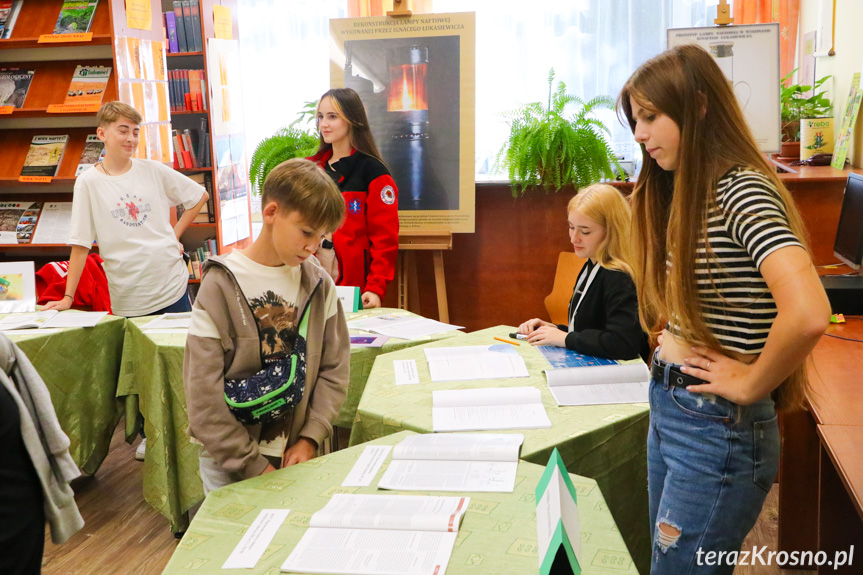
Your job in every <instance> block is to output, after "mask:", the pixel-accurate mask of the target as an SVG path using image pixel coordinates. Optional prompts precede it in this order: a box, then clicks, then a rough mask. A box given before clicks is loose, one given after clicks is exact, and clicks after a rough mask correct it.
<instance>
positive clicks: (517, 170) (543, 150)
mask: <svg viewBox="0 0 863 575" xmlns="http://www.w3.org/2000/svg"><path fill="white" fill-rule="evenodd" d="M571 104H574V105H577V106H578V107H579V109H578V110H577V111H576V112H575V113H574V114H573V115H570V116H567V114H566V107H567V106H568V105H571ZM613 106H614V100H613V99H612V98H611V97H609V96H597V97H596V98H593V99H592V100H590V101H589V102H584V100H582V99H581V98H579V97H578V96H574V95H572V94H567V93H566V84H564V83H563V82H558V84H557V89H554V69H551V70H549V72H548V102H547V104H546V105H545V106H543V105H542V104H541V103H540V102H533V103H531V104H527V105H524V106H522V107H521V108H519V109H517V110H515V111H513V112H509V113H508V114H506V116H507V117H508V118H509V121H508V123H509V126H510V134H509V141H508V142H507V143H506V144H505V145H504V146H503V148H501V150H500V152H499V153H498V155H497V161H496V162H495V170H496V171H500V170H503V171H506V173H507V174H508V175H509V180H510V185H511V186H512V195H513V197H518V196H520V195H523V194H524V193H525V190H526V189H527V188H529V187H532V186H540V185H541V186H543V187H544V188H545V190H546V191H551V190H555V191H556V190H559V189H560V188H562V187H563V186H566V185H567V184H572V185H573V186H575V188H576V189H578V188H582V187H584V186H587V185H589V184H592V183H594V182H597V181H599V180H600V179H601V178H607V179H611V178H614V177H615V175H616V174H615V169H616V172H617V173H618V174H620V173H622V169H621V167H620V164H619V163H618V161H617V158H616V157H615V155H614V152H613V151H612V150H611V146H610V145H609V143H608V140H607V139H606V137H607V136H609V135H610V134H611V132H610V131H609V130H608V128H607V127H606V126H605V124H603V123H602V122H601V121H599V120H597V119H596V118H593V117H591V113H592V112H593V111H594V110H595V109H597V108H600V107H603V108H612V107H613Z"/></svg>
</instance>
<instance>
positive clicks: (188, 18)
mask: <svg viewBox="0 0 863 575" xmlns="http://www.w3.org/2000/svg"><path fill="white" fill-rule="evenodd" d="M180 4H181V5H182V7H183V26H185V28H186V47H187V48H188V51H189V52H194V51H195V33H194V31H193V26H192V6H191V5H190V4H189V0H181V2H180Z"/></svg>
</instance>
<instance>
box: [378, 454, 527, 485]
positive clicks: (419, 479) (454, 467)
mask: <svg viewBox="0 0 863 575" xmlns="http://www.w3.org/2000/svg"><path fill="white" fill-rule="evenodd" d="M517 470H518V461H511V462H504V461H423V460H412V461H411V460H401V459H397V460H394V461H392V462H391V463H390V466H389V467H388V468H387V470H386V472H385V473H384V476H383V477H382V478H381V480H380V481H379V482H378V488H379V489H393V490H398V491H455V492H486V493H512V490H513V489H514V488H515V474H516V471H517Z"/></svg>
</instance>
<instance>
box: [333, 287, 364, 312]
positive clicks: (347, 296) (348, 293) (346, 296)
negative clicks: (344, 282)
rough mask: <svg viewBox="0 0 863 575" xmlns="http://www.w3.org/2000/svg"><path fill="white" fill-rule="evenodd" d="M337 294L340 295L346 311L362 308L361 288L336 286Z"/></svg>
mask: <svg viewBox="0 0 863 575" xmlns="http://www.w3.org/2000/svg"><path fill="white" fill-rule="evenodd" d="M336 295H338V296H339V300H340V301H341V302H342V309H343V310H344V311H345V313H350V312H352V311H360V310H361V309H362V306H361V305H360V288H358V287H349V286H336Z"/></svg>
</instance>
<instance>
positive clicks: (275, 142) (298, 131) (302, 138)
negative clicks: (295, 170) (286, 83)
mask: <svg viewBox="0 0 863 575" xmlns="http://www.w3.org/2000/svg"><path fill="white" fill-rule="evenodd" d="M317 105H318V103H317V102H306V103H305V105H304V106H303V109H302V110H301V111H300V113H299V114H298V116H299V117H298V118H297V119H296V120H294V121H293V122H292V123H291V125H290V126H287V127H285V128H280V129H279V130H278V131H277V132H276V133H275V134H273V135H272V136H270V137H268V138H264V139H263V140H261V142H260V143H259V144H258V145H257V147H256V148H255V151H254V152H252V158H251V160H250V162H249V181H250V182H251V183H252V189H253V190H254V191H255V193H256V194H257V195H261V193H262V191H263V187H264V180H266V179H267V174H269V173H270V170H272V169H273V168H275V167H276V166H278V165H279V164H281V163H282V162H284V161H286V160H290V159H291V158H305V157H307V156H311V155H312V154H314V153H315V151H316V150H317V149H318V143H319V140H318V136H317V134H316V133H315V131H314V130H313V129H312V126H313V124H312V121H313V119H314V117H315V111H316V110H317ZM298 124H299V125H303V124H304V125H305V126H304V127H303V128H300V127H298ZM310 124H312V126H310Z"/></svg>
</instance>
